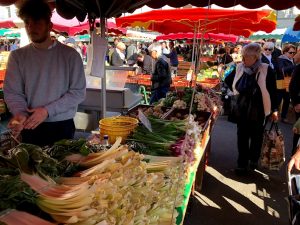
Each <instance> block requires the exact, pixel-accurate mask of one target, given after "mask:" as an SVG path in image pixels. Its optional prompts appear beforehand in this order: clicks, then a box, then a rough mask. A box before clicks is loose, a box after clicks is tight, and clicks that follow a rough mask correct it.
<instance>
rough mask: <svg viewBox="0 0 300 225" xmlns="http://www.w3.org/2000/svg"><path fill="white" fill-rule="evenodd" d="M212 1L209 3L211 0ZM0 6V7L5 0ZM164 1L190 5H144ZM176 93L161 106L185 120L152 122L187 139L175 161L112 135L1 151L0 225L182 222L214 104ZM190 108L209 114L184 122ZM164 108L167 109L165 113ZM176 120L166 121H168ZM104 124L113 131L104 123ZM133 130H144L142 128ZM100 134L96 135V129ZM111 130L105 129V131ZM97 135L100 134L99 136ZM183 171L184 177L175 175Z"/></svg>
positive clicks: (111, 10) (202, 94) (197, 94)
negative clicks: (143, 151) (139, 150)
mask: <svg viewBox="0 0 300 225" xmlns="http://www.w3.org/2000/svg"><path fill="white" fill-rule="evenodd" d="M0 2H1V1H0ZM57 2H59V1H57ZM61 2H64V1H61ZM97 2H98V1H97ZM213 2H217V1H211V3H213ZM235 2H236V1H234V2H230V1H220V4H221V5H222V6H228V5H234V4H235ZM2 3H7V1H5V2H2ZM9 3H12V2H9ZM64 3H65V4H66V2H64ZM93 3H95V2H93ZM98 3H99V2H98ZM114 3H115V4H116V7H117V6H119V7H118V9H120V8H122V7H123V8H124V9H125V8H126V9H127V10H128V11H131V10H133V9H135V8H137V7H138V6H140V5H141V4H144V2H141V3H140V4H138V3H137V2H136V1H128V5H127V4H120V3H121V2H120V1H114ZM122 3H124V1H123V2H122ZM166 3H170V5H173V6H174V4H175V5H177V4H179V5H181V4H186V3H191V1H189V2H187V1H166V2H163V3H162V1H154V0H153V1H150V2H149V5H151V6H152V5H153V6H156V7H158V6H161V5H162V4H166ZM195 3H196V4H200V5H202V4H203V5H202V6H205V5H206V4H207V2H204V1H195ZM240 3H242V4H243V5H246V6H247V5H249V4H253V5H255V6H258V5H259V6H261V5H264V4H266V1H256V2H255V3H253V2H249V1H240ZM268 3H269V4H270V6H276V8H282V7H283V8H284V7H290V6H292V5H297V4H298V6H299V3H298V2H296V1H294V2H293V1H289V2H284V3H282V2H278V1H268ZM99 4H100V3H99ZM99 4H98V5H97V4H94V5H93V4H92V7H90V8H92V9H97V10H98V8H97V6H99ZM107 4H108V5H107ZM78 5H81V4H78ZM113 6H114V5H113V3H108V2H106V3H104V2H103V7H102V9H105V10H106V11H107V14H105V15H104V13H103V14H102V15H101V12H98V11H97V14H96V15H97V16H100V15H101V17H104V16H115V15H118V13H119V12H120V11H122V10H120V11H116V10H115V7H113ZM121 6H122V7H121ZM78 8H80V7H77V8H76V9H77V11H76V10H73V9H74V8H72V7H70V11H71V12H73V13H74V12H78ZM90 8H89V9H90ZM99 8H100V6H99ZM84 9H85V8H84ZM72 10H73V11H72ZM99 11H100V10H99ZM84 12H87V11H84ZM89 12H90V11H89ZM80 13H82V11H81V10H79V12H78V13H77V14H80ZM99 14H100V15H99ZM75 15H76V13H74V16H75ZM181 94H182V96H181V95H180V94H179V95H178V92H175V93H171V94H170V96H169V98H168V99H167V102H162V104H163V106H164V107H167V106H168V105H169V106H171V107H172V108H178V109H180V108H181V109H183V110H184V108H188V105H187V103H190V109H191V110H190V111H188V113H187V114H184V116H185V115H187V118H188V120H187V121H186V123H183V120H182V118H181V116H182V114H181V115H175V117H176V118H177V116H178V117H179V116H180V119H179V118H177V119H179V121H177V123H175V122H171V120H161V119H158V118H156V119H155V121H156V122H157V123H160V124H161V123H163V124H168V125H172V126H174V124H176V125H179V126H186V127H184V130H182V129H181V132H183V133H181V134H180V135H184V140H185V139H189V140H190V142H188V144H191V145H192V146H186V144H187V143H186V141H182V142H179V143H176V142H177V140H175V141H176V142H175V144H181V145H183V146H182V148H177V147H176V148H177V150H180V152H179V153H180V154H178V155H177V157H175V158H173V157H172V156H169V157H168V158H163V157H153V156H143V155H142V154H140V153H137V152H134V151H132V150H131V149H129V147H128V146H124V145H120V143H121V141H122V140H121V139H120V138H118V137H116V136H119V135H115V139H116V141H115V142H114V143H111V144H113V145H112V146H107V141H106V138H104V137H103V139H104V140H105V142H103V143H102V145H98V144H97V143H95V140H96V141H99V138H98V137H95V138H94V139H92V140H90V142H87V141H86V140H78V141H61V142H59V143H57V144H56V145H54V146H50V147H48V148H46V149H41V148H39V147H37V146H32V145H26V144H22V145H20V146H18V147H16V148H14V149H12V150H7V151H5V154H3V155H1V164H0V165H1V169H2V171H3V174H5V176H1V182H0V187H1V192H0V195H2V196H1V199H5V201H3V202H4V203H5V204H4V205H3V206H2V205H1V207H2V208H1V211H2V210H4V211H3V213H2V215H1V217H0V220H1V221H2V222H5V223H7V224H18V225H20V224H45V225H46V224H47V225H50V224H57V223H62V224H77V225H79V224H98V225H105V224H108V225H110V224H120V225H121V224H122V225H126V224H153V225H154V224H155V225H157V224H174V223H175V224H182V223H183V219H184V216H185V211H186V205H187V202H188V196H189V195H190V193H191V190H192V184H193V183H194V179H195V173H196V170H197V168H198V167H199V163H200V162H203V155H205V151H206V150H205V149H206V146H207V143H208V142H209V138H210V130H211V126H212V125H213V121H214V120H215V118H216V115H217V113H216V112H217V111H218V110H217V108H218V106H219V105H218V103H217V102H218V101H217V100H216V99H215V98H214V97H213V96H214V95H213V94H214V93H213V92H210V91H209V90H205V89H202V88H201V89H194V90H191V89H190V90H189V91H187V90H186V91H185V92H183V93H181ZM185 94H189V96H188V98H187V99H189V101H186V102H185V101H183V98H184V97H187V96H186V95H185ZM193 110H194V111H195V112H194V113H195V114H196V116H197V111H199V112H200V111H201V110H203V111H208V113H211V116H209V117H207V118H206V120H205V121H204V122H200V121H198V120H195V118H194V117H191V112H192V111H193ZM170 111H171V109H170V110H169V111H168V112H170ZM172 111H173V112H174V110H172ZM165 113H167V112H165ZM165 113H164V115H165ZM194 113H193V114H194ZM141 115H142V114H141ZM141 118H143V116H141ZM176 118H173V119H174V120H176ZM196 118H197V117H196ZM149 120H151V119H148V120H144V124H147V122H145V121H149ZM109 122H110V120H108V123H109ZM123 122H125V121H123ZM183 124H185V125H183ZM103 125H104V124H103ZM120 125H121V126H122V127H125V125H129V128H128V129H129V131H131V130H134V129H135V128H136V127H137V120H135V119H130V123H129V124H128V121H126V123H121V124H120V123H119V126H120ZM161 125H162V124H161ZM108 127H113V126H111V124H110V125H109V126H108ZM139 127H142V128H140V129H144V127H143V126H139ZM156 127H158V126H156ZM181 128H182V127H181ZM172 129H173V131H174V130H175V131H176V132H178V131H180V129H174V127H173V128H172ZM102 130H104V129H103V127H102ZM116 131H117V130H113V132H116ZM175 131H174V132H175ZM122 132H123V130H122ZM129 133H130V132H129ZM149 133H150V132H149ZM102 135H103V136H104V134H103V133H102ZM126 135H127V134H126ZM126 135H125V136H126ZM133 135H134V133H133ZM112 137H113V134H111V135H110V138H112ZM133 137H134V136H133ZM128 139H130V136H128ZM192 140H193V142H192ZM123 141H124V139H123ZM136 142H137V141H136ZM152 144H153V143H152ZM176 146H178V145H176ZM187 147H188V148H187ZM176 148H175V149H174V150H176ZM151 149H152V148H151ZM158 150H159V149H158ZM161 150H163V149H161ZM174 153H178V151H175V152H174ZM20 171H21V173H20ZM183 174H184V176H180V177H179V175H183ZM20 190H21V191H20ZM174 208H176V210H174ZM19 210H22V212H21V211H19ZM26 210H27V212H26V213H25V212H24V211H26ZM41 218H42V219H41ZM175 218H176V222H175ZM24 221H25V222H24Z"/></svg>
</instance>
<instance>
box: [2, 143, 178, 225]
mask: <svg viewBox="0 0 300 225" xmlns="http://www.w3.org/2000/svg"><path fill="white" fill-rule="evenodd" d="M120 143H121V138H117V141H116V143H115V144H114V145H112V146H111V147H110V148H109V149H108V150H105V151H99V152H91V153H89V154H88V155H83V154H81V152H80V149H81V147H79V146H80V145H79V143H72V145H73V144H74V145H77V148H76V149H77V152H76V151H75V150H74V149H75V148H73V151H72V153H71V154H66V155H67V156H66V159H68V161H69V160H71V161H69V163H71V164H76V165H77V166H78V170H76V172H75V173H74V174H73V175H72V176H68V177H63V176H49V175H47V171H45V170H41V171H42V173H41V172H39V171H38V170H36V169H35V167H33V169H31V170H28V168H27V167H22V166H23V165H18V169H16V170H13V169H15V168H16V166H12V171H14V172H15V176H9V175H4V173H5V170H2V169H3V168H4V167H3V168H1V170H2V173H3V177H5V176H8V177H10V179H8V180H6V183H5V185H10V186H5V185H4V183H2V182H1V184H0V188H1V189H0V190H1V194H2V196H1V197H2V198H1V199H7V198H8V197H10V196H11V195H12V194H15V195H17V197H15V198H12V199H14V201H15V202H13V203H14V204H6V205H1V210H2V211H3V210H7V209H13V208H17V209H19V210H24V208H20V203H22V201H27V202H29V203H31V204H32V205H36V206H38V208H39V209H40V212H43V213H44V214H45V215H44V217H43V218H44V219H45V220H47V221H49V222H50V223H51V222H53V223H61V224H74V225H83V224H85V225H86V224H91V225H93V224H107V225H129V224H145V225H147V224H148V225H157V224H175V218H176V216H177V215H176V211H174V207H176V206H179V205H180V203H181V202H182V197H181V196H182V192H183V186H184V183H183V182H182V179H180V176H179V175H180V174H181V172H180V169H181V168H180V165H181V163H182V161H181V160H180V158H177V159H176V160H174V159H165V160H163V161H154V162H152V160H150V162H145V161H144V157H143V155H141V154H139V153H136V152H133V151H131V150H130V149H129V148H128V146H125V145H120ZM69 144H70V143H69ZM69 144H68V145H67V148H69V147H70V145H69ZM86 146H87V148H88V150H89V151H92V150H90V149H89V147H88V146H89V145H86ZM27 147H28V148H30V149H35V148H36V149H38V148H39V147H36V146H32V145H30V146H27ZM56 147H57V146H56ZM60 148H61V146H60ZM16 149H26V148H25V147H24V145H23V146H22V145H21V147H17V148H16ZM18 151H19V150H18ZM18 151H16V150H14V151H12V152H11V154H12V155H11V158H13V159H15V158H16V157H18V162H19V159H21V154H20V153H18ZM35 151H36V150H35ZM49 151H50V150H49V149H48V150H47V153H49ZM23 154H24V153H23V152H22V159H23V158H28V157H26V156H25V157H24V156H23ZM43 154H45V155H47V154H46V153H45V152H44V153H43ZM45 157H46V156H45ZM47 157H48V158H50V159H53V158H51V157H50V156H49V155H47ZM3 158H4V160H3V161H4V162H5V165H8V164H9V163H10V161H9V160H10V159H9V160H8V159H6V158H5V157H3ZM29 158H30V157H29ZM36 159H37V158H36ZM47 160H48V159H47ZM53 160H54V161H55V160H56V159H53ZM38 161H39V163H42V160H38ZM64 161H65V160H64ZM12 162H14V161H12ZM24 162H26V160H25V161H24ZM56 163H58V161H57V160H56ZM25 165H26V164H25ZM22 168H25V169H26V171H23V169H22ZM16 171H21V172H16ZM50 171H51V170H50ZM9 172H10V170H9ZM10 173H11V172H10ZM51 173H52V175H53V172H51ZM8 187H9V188H8ZM5 188H6V189H11V190H12V192H10V193H7V191H5V190H6V189H5ZM17 189H18V190H19V191H16V190H17ZM20 190H23V192H22V191H21V192H20ZM13 192H14V193H13ZM5 195H7V196H6V197H7V198H3V197H5ZM26 196H27V199H26ZM175 200H176V202H175ZM17 201H18V202H17ZM35 214H36V215H39V216H40V215H41V214H39V213H37V211H36V213H35ZM47 215H48V216H47ZM49 215H50V216H51V217H49ZM2 218H3V217H1V218H0V221H2V222H4V221H3V220H2ZM5 218H7V217H5ZM25 218H26V217H25ZM33 218H34V217H33ZM172 218H174V221H173V222H172V223H171V219H172ZM50 223H47V222H45V224H50Z"/></svg>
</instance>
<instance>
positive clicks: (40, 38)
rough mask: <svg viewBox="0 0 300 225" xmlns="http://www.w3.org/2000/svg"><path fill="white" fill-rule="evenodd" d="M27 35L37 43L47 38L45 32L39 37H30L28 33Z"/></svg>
mask: <svg viewBox="0 0 300 225" xmlns="http://www.w3.org/2000/svg"><path fill="white" fill-rule="evenodd" d="M29 37H30V40H31V41H32V42H34V43H38V44H40V43H43V42H44V41H46V40H47V38H48V36H47V34H45V35H44V36H41V37H34V36H33V37H31V36H30V35H29Z"/></svg>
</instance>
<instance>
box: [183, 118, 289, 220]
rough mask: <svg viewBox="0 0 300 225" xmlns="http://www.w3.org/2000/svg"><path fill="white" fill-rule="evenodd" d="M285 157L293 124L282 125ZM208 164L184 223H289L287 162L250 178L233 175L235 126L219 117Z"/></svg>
mask: <svg viewBox="0 0 300 225" xmlns="http://www.w3.org/2000/svg"><path fill="white" fill-rule="evenodd" d="M279 127H280V129H281V130H282V132H283V134H284V137H285V146H286V158H287V160H288V159H289V156H290V152H291V145H292V132H291V129H292V125H291V124H282V123H280V124H279ZM211 148H212V149H211V154H210V158H209V166H208V167H207V170H206V173H205V175H204V178H203V186H202V190H201V191H200V193H197V192H196V195H195V197H193V198H192V199H191V200H190V210H189V213H188V214H187V215H186V218H185V222H184V224H185V225H288V224H289V217H288V215H289V214H288V203H287V201H286V197H287V196H288V191H287V184H286V183H287V182H286V172H285V169H286V165H284V166H283V168H282V169H281V170H280V171H268V170H263V169H261V168H259V169H258V170H256V171H254V172H253V173H251V174H250V175H249V176H247V177H238V176H236V175H235V174H234V168H235V166H236V158H237V149H236V125H235V124H232V123H229V122H227V120H226V117H220V118H219V119H218V120H217V123H216V125H215V127H214V130H213V134H212V147H211Z"/></svg>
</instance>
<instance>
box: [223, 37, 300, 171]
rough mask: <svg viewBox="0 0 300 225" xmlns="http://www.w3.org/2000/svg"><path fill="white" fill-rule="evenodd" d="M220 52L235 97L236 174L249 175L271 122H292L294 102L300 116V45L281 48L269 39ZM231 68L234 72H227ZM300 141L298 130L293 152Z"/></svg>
mask: <svg viewBox="0 0 300 225" xmlns="http://www.w3.org/2000/svg"><path fill="white" fill-rule="evenodd" d="M218 53H219V60H218V64H219V65H220V66H221V68H222V69H223V70H224V71H225V72H224V71H223V72H224V74H225V75H224V78H225V84H226V85H227V87H228V88H229V90H228V94H229V96H230V99H231V108H230V112H229V117H230V120H231V121H234V122H235V123H237V140H238V160H237V168H236V173H237V174H238V175H245V174H247V173H248V172H249V170H253V169H256V168H257V165H258V160H259V158H260V154H261V147H262V142H263V132H264V129H265V126H266V124H267V123H268V121H269V120H271V121H274V122H277V121H278V120H279V119H280V120H281V121H282V122H283V123H291V121H289V120H288V117H287V115H288V110H289V107H290V104H291V103H292V105H293V107H294V111H295V115H296V119H298V118H299V115H300V114H299V112H300V111H299V109H298V108H299V105H300V104H299V103H300V102H299V93H300V83H299V78H298V77H297V76H299V69H298V66H299V63H300V52H299V51H298V53H297V47H296V46H295V45H292V44H286V45H284V46H283V48H282V50H280V49H278V48H276V46H275V43H274V40H268V41H265V42H263V43H250V44H247V45H245V46H244V47H243V48H241V49H239V48H237V47H234V48H221V49H219V51H218ZM229 68H230V73H227V74H226V70H228V69H229ZM232 68H233V69H232ZM298 140H299V134H297V133H295V134H294V140H293V149H292V154H294V153H295V151H296V149H297V144H298ZM298 154H299V157H298V158H299V159H298V158H297V159H298V160H299V161H300V153H298ZM293 159H294V158H293ZM296 162H298V161H296ZM299 166H300V164H299Z"/></svg>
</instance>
